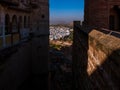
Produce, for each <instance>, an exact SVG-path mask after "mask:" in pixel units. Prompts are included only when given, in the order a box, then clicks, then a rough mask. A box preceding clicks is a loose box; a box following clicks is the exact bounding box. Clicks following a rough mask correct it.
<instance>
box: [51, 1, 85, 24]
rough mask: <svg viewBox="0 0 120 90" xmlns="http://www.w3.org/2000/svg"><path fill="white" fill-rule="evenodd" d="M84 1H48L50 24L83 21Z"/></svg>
mask: <svg viewBox="0 0 120 90" xmlns="http://www.w3.org/2000/svg"><path fill="white" fill-rule="evenodd" d="M83 16H84V0H69V1H68V0H50V24H68V23H71V22H73V21H75V20H77V21H78V20H81V21H82V20H83Z"/></svg>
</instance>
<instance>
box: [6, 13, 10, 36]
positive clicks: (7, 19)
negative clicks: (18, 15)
mask: <svg viewBox="0 0 120 90" xmlns="http://www.w3.org/2000/svg"><path fill="white" fill-rule="evenodd" d="M10 33H11V32H10V17H9V15H8V14H6V15H5V34H10Z"/></svg>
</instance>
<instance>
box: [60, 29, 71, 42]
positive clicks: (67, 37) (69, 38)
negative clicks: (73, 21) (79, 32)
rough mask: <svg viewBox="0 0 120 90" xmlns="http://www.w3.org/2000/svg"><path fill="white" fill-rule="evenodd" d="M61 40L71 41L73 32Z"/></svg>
mask: <svg viewBox="0 0 120 90" xmlns="http://www.w3.org/2000/svg"><path fill="white" fill-rule="evenodd" d="M61 40H63V41H73V31H71V32H70V35H69V36H66V37H64V38H63V39H61Z"/></svg>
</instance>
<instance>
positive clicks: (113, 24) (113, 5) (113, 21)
mask: <svg viewBox="0 0 120 90" xmlns="http://www.w3.org/2000/svg"><path fill="white" fill-rule="evenodd" d="M84 12H85V15H84V18H85V19H84V23H85V24H86V25H90V26H95V27H100V28H107V29H111V30H120V0H85V10H84Z"/></svg>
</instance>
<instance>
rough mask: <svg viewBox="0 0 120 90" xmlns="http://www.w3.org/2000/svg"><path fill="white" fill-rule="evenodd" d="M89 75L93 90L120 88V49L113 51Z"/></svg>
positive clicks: (115, 89)
mask: <svg viewBox="0 0 120 90" xmlns="http://www.w3.org/2000/svg"><path fill="white" fill-rule="evenodd" d="M104 61H105V62H103V64H102V65H100V66H98V67H97V69H96V70H95V71H94V72H93V73H92V74H91V75H90V76H89V81H91V86H92V87H91V89H92V90H96V89H97V90H101V89H102V90H120V49H118V50H115V51H113V52H112V53H111V54H110V55H109V56H108V57H107V58H106V59H105V60H104Z"/></svg>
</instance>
